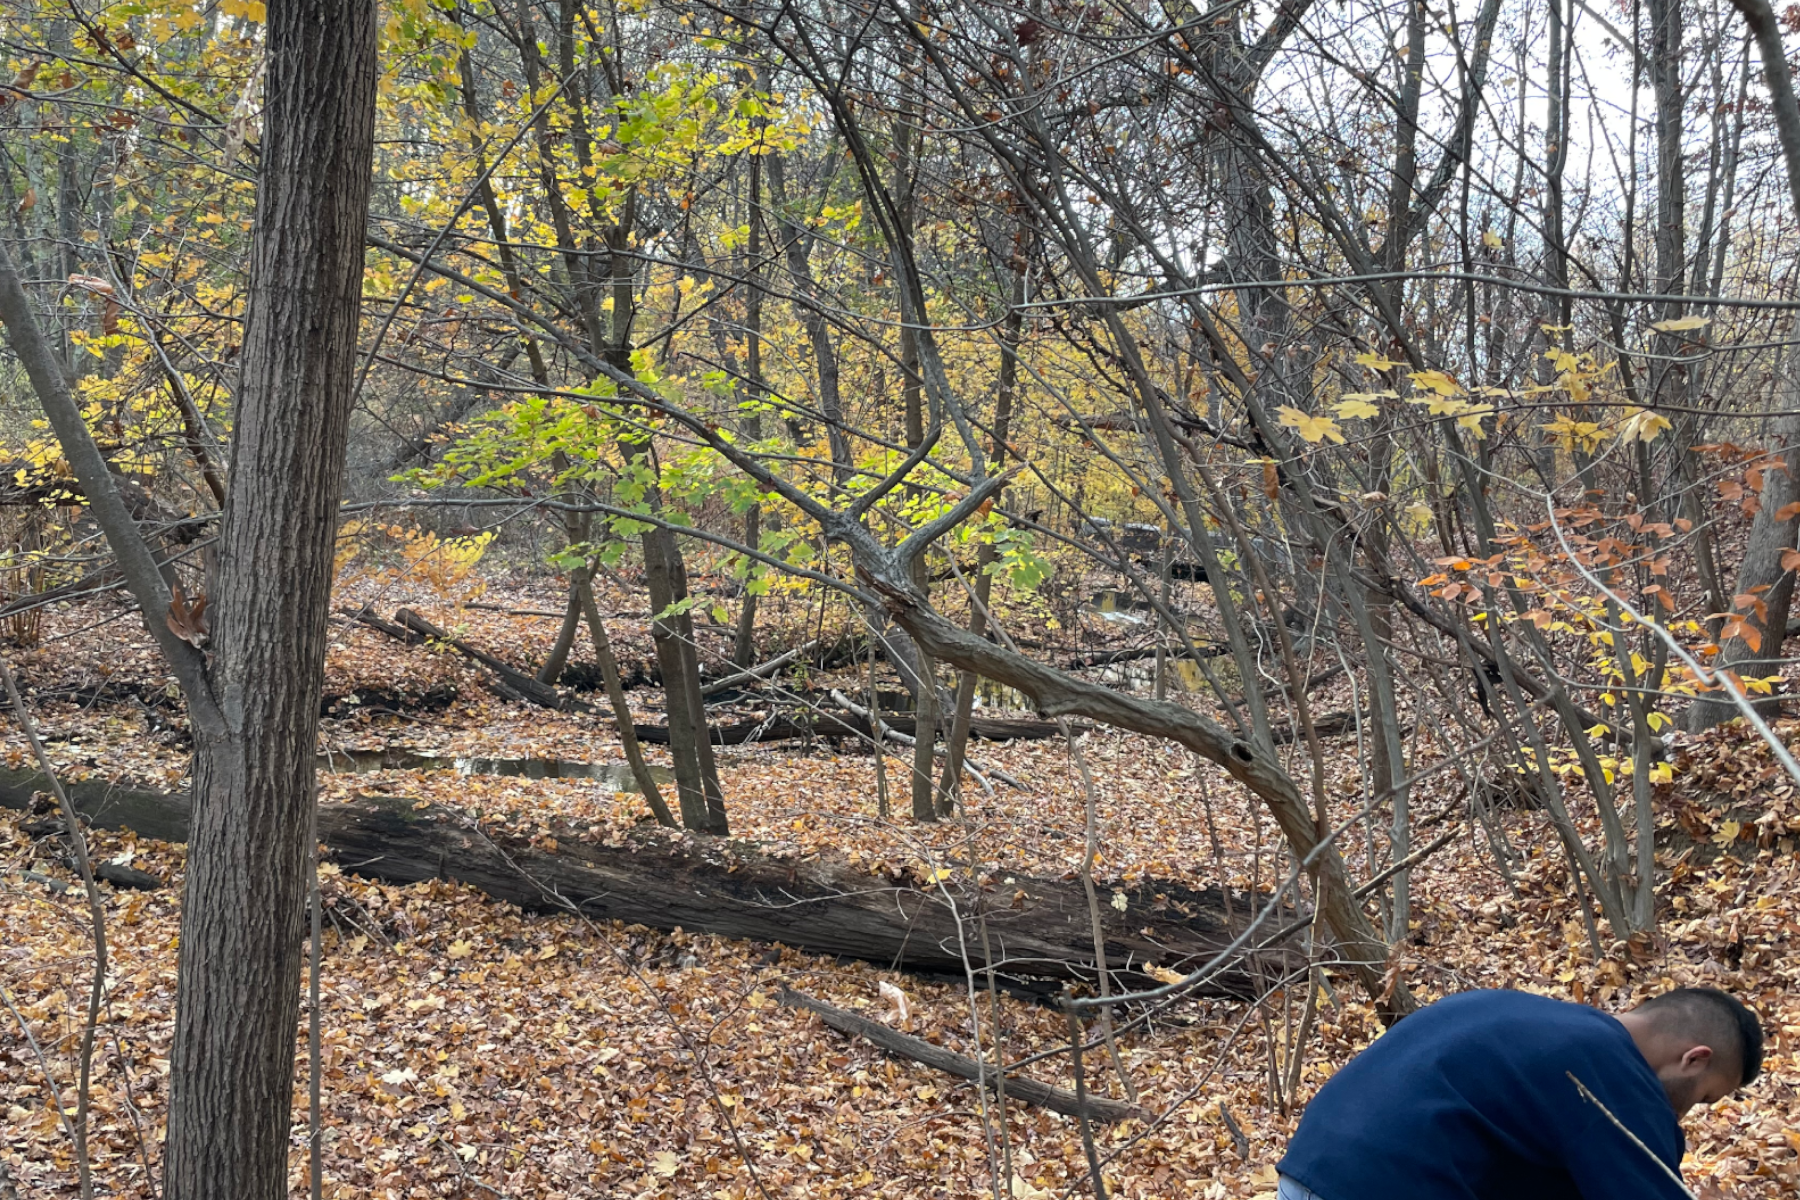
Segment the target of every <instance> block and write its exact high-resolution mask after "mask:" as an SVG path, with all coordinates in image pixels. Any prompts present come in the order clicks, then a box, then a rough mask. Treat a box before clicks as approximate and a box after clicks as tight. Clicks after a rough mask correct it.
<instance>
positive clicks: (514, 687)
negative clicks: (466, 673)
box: [345, 608, 595, 713]
mask: <svg viewBox="0 0 1800 1200" xmlns="http://www.w3.org/2000/svg"><path fill="white" fill-rule="evenodd" d="M345 611H346V615H348V616H350V617H353V618H354V619H356V620H358V621H360V622H362V623H363V624H364V625H367V626H369V627H370V628H371V629H378V630H380V631H381V632H382V633H385V634H387V635H388V636H389V637H391V638H394V639H395V640H396V641H401V642H405V643H406V644H408V645H417V644H418V643H420V642H422V641H424V640H425V639H426V638H430V639H433V640H435V641H440V642H443V643H444V644H445V645H447V646H450V647H452V648H453V649H455V650H456V651H457V653H459V654H462V655H463V656H464V657H466V658H470V659H473V660H474V661H475V662H478V663H480V664H481V665H482V666H484V667H486V668H487V669H488V670H489V671H491V672H492V673H493V675H494V682H495V685H496V689H497V690H498V691H499V692H500V694H501V695H503V696H506V697H507V698H508V699H516V700H522V701H525V702H527V703H530V704H535V705H537V706H538V707H540V708H549V709H555V710H556V711H557V712H588V713H591V712H594V711H595V709H594V706H593V705H591V704H588V703H586V702H584V701H581V700H577V699H576V698H575V697H573V696H570V695H568V694H566V693H564V692H559V691H557V690H556V689H555V688H553V687H550V686H549V685H547V684H542V683H539V682H538V681H537V680H535V679H533V678H532V677H531V676H530V675H527V674H525V673H524V672H522V671H518V670H515V669H513V668H512V667H511V666H509V665H508V664H507V663H505V662H503V661H502V660H500V659H498V658H495V657H494V656H493V655H491V654H489V653H488V652H487V651H485V650H480V649H477V648H476V647H474V646H471V645H470V644H469V643H467V642H465V641H463V640H462V639H461V638H456V637H452V636H450V634H449V633H447V632H446V631H444V630H442V629H439V628H438V627H437V626H436V625H433V624H432V623H431V622H430V621H428V620H426V619H425V618H424V617H422V616H420V615H419V614H418V613H416V612H414V611H413V610H412V609H410V608H403V609H401V610H400V611H399V612H396V613H395V614H394V619H393V621H384V620H382V619H381V618H380V617H378V616H376V615H375V614H374V613H373V612H370V611H369V610H368V609H367V608H364V609H360V610H357V611H354V612H352V611H349V610H345Z"/></svg>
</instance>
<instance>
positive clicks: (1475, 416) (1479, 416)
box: [1456, 405, 1495, 438]
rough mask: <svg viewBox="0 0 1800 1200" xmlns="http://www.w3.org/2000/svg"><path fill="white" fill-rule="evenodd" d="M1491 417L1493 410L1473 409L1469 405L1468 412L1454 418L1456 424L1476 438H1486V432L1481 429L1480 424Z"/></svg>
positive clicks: (1493, 413)
mask: <svg viewBox="0 0 1800 1200" xmlns="http://www.w3.org/2000/svg"><path fill="white" fill-rule="evenodd" d="M1493 415H1495V410H1494V409H1491V408H1475V407H1474V406H1472V405H1471V406H1470V408H1469V411H1468V412H1465V413H1463V414H1462V415H1461V416H1459V417H1457V418H1456V423H1457V424H1458V425H1461V426H1462V427H1463V428H1464V429H1466V430H1468V431H1469V432H1470V433H1472V434H1474V435H1475V436H1476V437H1478V438H1483V437H1486V436H1487V430H1485V429H1483V428H1482V427H1481V423H1482V421H1484V420H1486V419H1487V418H1488V417H1491V416H1493Z"/></svg>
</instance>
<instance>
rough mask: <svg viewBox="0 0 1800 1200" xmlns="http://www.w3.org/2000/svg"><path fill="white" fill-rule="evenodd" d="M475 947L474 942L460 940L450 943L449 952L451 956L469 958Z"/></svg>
mask: <svg viewBox="0 0 1800 1200" xmlns="http://www.w3.org/2000/svg"><path fill="white" fill-rule="evenodd" d="M474 949H475V944H474V943H473V942H470V941H464V940H458V941H454V942H451V943H450V949H449V951H448V953H449V955H450V957H451V958H467V957H469V955H470V954H471V953H472V952H473V951H474Z"/></svg>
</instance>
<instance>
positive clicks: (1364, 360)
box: [1356, 350, 1400, 371]
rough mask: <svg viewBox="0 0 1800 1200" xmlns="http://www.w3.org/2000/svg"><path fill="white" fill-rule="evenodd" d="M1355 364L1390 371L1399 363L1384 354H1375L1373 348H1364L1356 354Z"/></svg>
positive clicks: (1372, 369)
mask: <svg viewBox="0 0 1800 1200" xmlns="http://www.w3.org/2000/svg"><path fill="white" fill-rule="evenodd" d="M1356 364H1357V365H1358V366H1360V367H1367V368H1369V370H1371V371H1391V370H1393V369H1394V368H1395V367H1397V366H1399V365H1400V364H1399V363H1397V362H1395V361H1394V360H1393V359H1391V358H1389V357H1387V356H1386V355H1385V354H1377V353H1375V352H1374V351H1373V350H1365V351H1363V352H1362V353H1361V354H1359V355H1357V356H1356Z"/></svg>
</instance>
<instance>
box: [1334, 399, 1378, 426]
mask: <svg viewBox="0 0 1800 1200" xmlns="http://www.w3.org/2000/svg"><path fill="white" fill-rule="evenodd" d="M1369 398H1370V397H1369V395H1354V396H1345V397H1344V398H1343V399H1342V400H1339V401H1338V402H1337V403H1336V404H1334V405H1332V406H1331V411H1332V412H1334V413H1336V414H1337V415H1338V416H1340V417H1343V418H1345V419H1346V420H1356V419H1357V418H1359V417H1378V416H1380V415H1381V408H1380V406H1379V405H1375V404H1371V403H1369Z"/></svg>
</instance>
